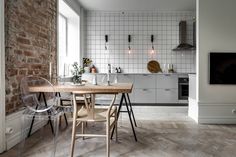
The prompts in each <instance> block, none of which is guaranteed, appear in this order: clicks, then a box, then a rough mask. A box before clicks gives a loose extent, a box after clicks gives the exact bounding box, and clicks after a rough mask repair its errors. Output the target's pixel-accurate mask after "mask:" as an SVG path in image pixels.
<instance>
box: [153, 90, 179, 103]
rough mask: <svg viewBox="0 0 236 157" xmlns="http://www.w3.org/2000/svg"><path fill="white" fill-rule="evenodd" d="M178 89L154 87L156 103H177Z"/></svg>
mask: <svg viewBox="0 0 236 157" xmlns="http://www.w3.org/2000/svg"><path fill="white" fill-rule="evenodd" d="M178 102H179V101H178V89H173V88H165V89H156V103H178Z"/></svg>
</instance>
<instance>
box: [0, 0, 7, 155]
mask: <svg viewBox="0 0 236 157" xmlns="http://www.w3.org/2000/svg"><path fill="white" fill-rule="evenodd" d="M4 31H5V30H4V1H0V66H1V67H0V74H1V76H0V153H2V152H3V151H5V150H6V135H5V130H6V128H5V123H6V121H5V118H6V112H5V108H6V106H5V37H4Z"/></svg>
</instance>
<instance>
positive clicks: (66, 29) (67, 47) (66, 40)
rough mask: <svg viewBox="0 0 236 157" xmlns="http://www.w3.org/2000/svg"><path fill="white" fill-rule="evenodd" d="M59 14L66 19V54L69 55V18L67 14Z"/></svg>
mask: <svg viewBox="0 0 236 157" xmlns="http://www.w3.org/2000/svg"><path fill="white" fill-rule="evenodd" d="M59 16H61V17H62V18H63V19H64V20H65V21H66V56H68V19H67V17H66V16H64V15H63V14H61V13H59ZM58 23H59V22H58ZM58 29H59V25H58Z"/></svg>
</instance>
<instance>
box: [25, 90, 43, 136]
mask: <svg viewBox="0 0 236 157" xmlns="http://www.w3.org/2000/svg"><path fill="white" fill-rule="evenodd" d="M41 94H42V93H41V92H40V93H39V97H38V100H40V99H41ZM35 109H36V110H37V109H38V105H37V106H36V108H35ZM34 119H35V114H34V116H33V118H32V121H31V124H30V129H29V132H28V137H30V135H31V131H32V128H33V125H34Z"/></svg>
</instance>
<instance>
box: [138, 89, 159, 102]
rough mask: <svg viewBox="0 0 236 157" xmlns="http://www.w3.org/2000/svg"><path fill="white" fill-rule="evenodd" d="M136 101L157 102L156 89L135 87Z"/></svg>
mask: <svg viewBox="0 0 236 157" xmlns="http://www.w3.org/2000/svg"><path fill="white" fill-rule="evenodd" d="M134 94H135V101H134V102H135V103H155V99H156V92H155V89H147V88H145V89H134Z"/></svg>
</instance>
